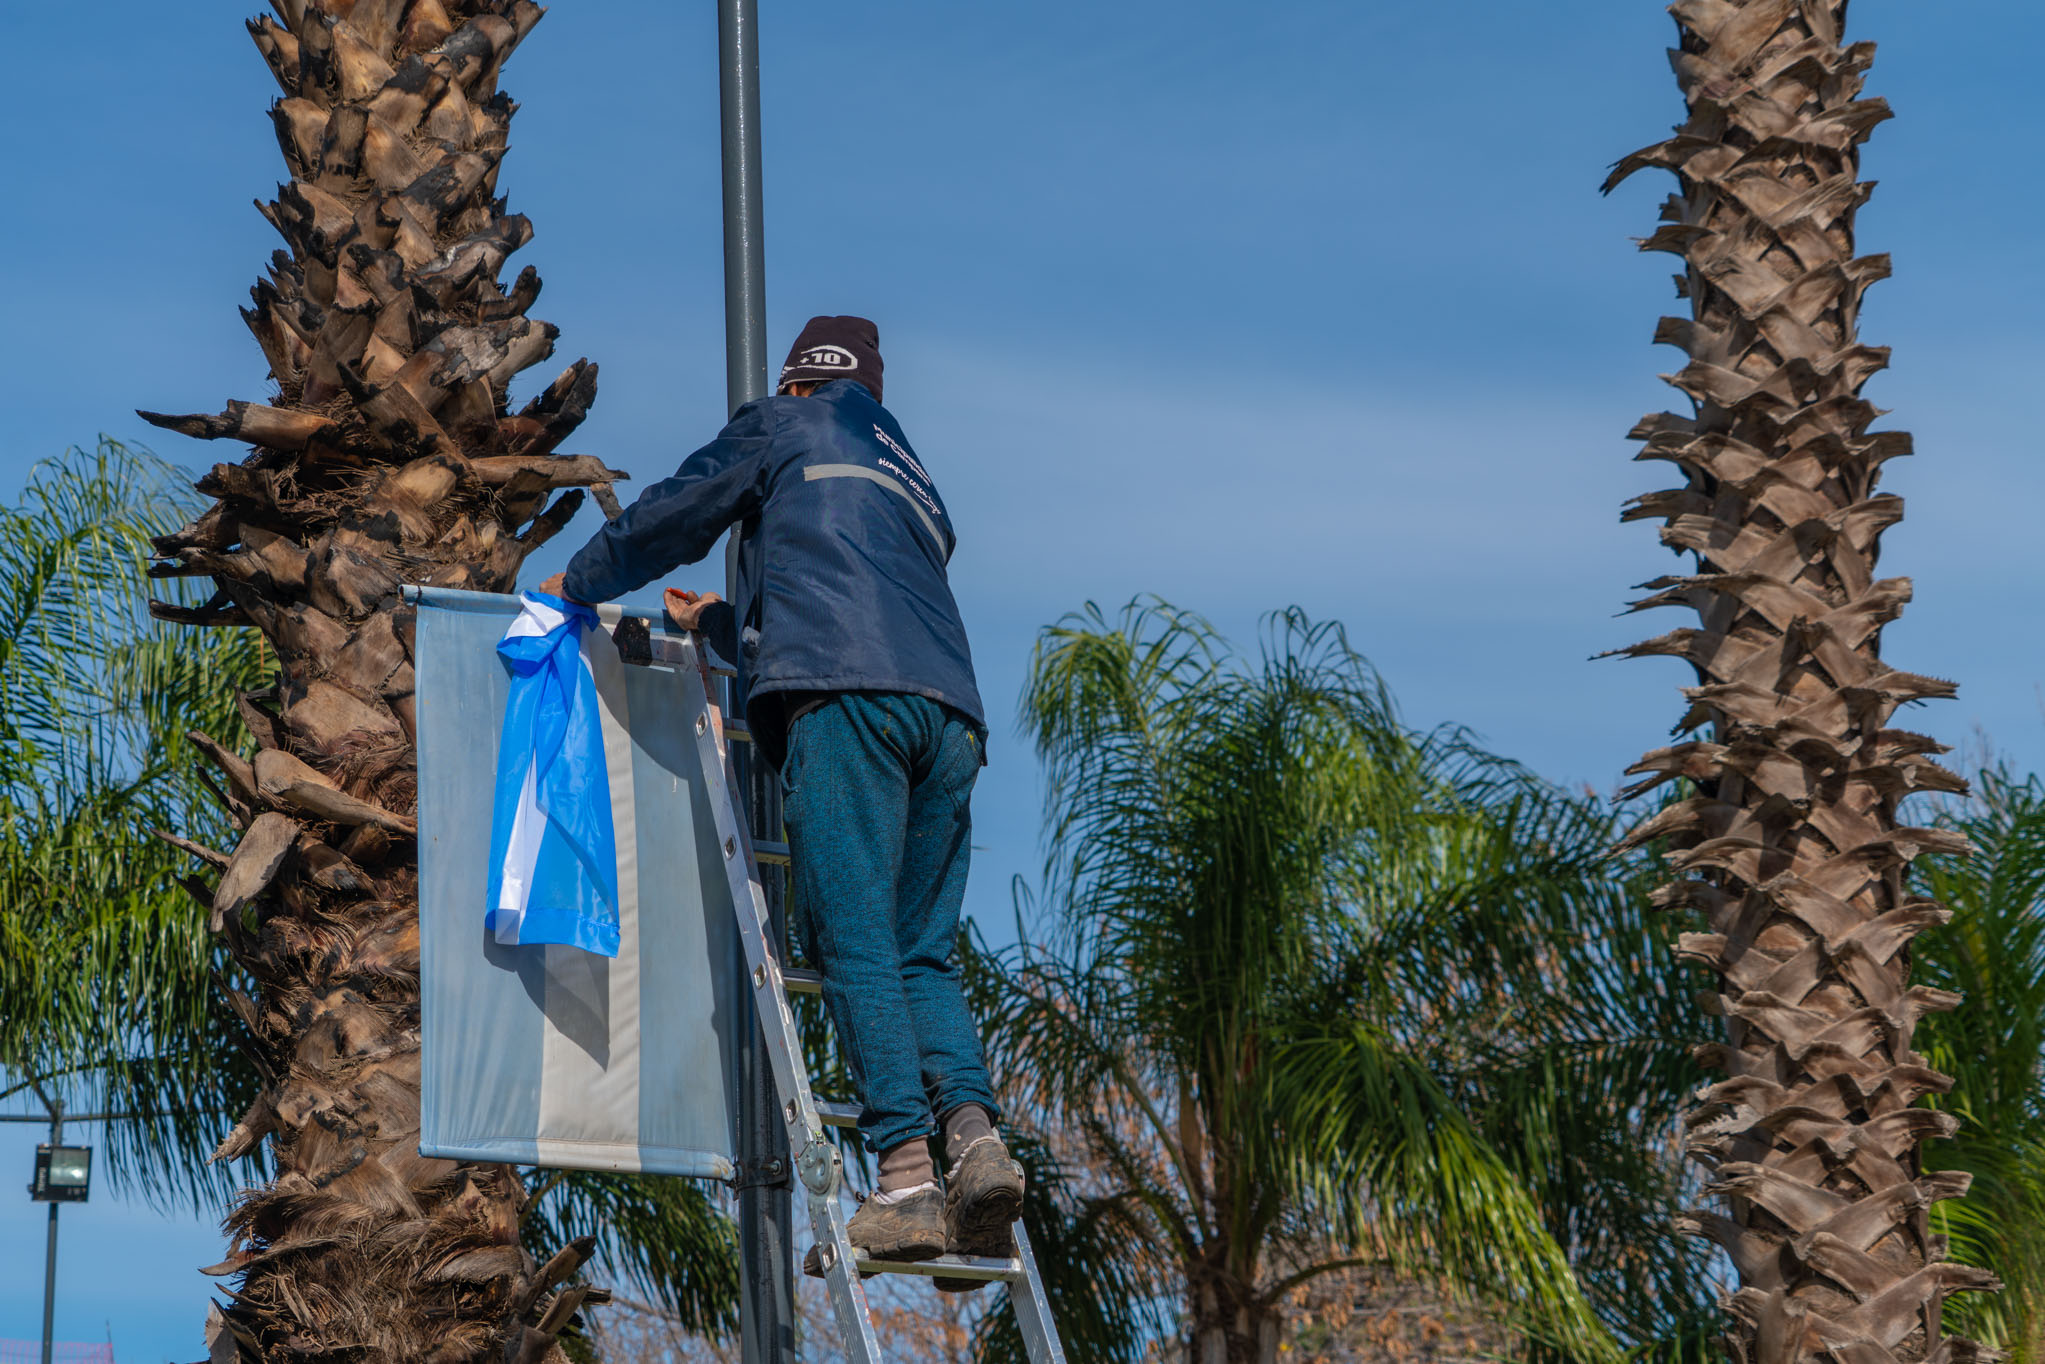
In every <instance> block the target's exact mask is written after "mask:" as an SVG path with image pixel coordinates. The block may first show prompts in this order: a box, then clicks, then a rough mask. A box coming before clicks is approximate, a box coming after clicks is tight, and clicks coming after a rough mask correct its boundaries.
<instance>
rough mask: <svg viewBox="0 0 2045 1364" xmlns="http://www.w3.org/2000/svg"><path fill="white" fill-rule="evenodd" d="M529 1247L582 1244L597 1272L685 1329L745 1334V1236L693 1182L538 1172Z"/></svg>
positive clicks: (545, 1250) (543, 1249)
mask: <svg viewBox="0 0 2045 1364" xmlns="http://www.w3.org/2000/svg"><path fill="white" fill-rule="evenodd" d="M528 1178H529V1182H530V1183H531V1184H532V1185H533V1186H534V1192H535V1195H536V1198H535V1201H534V1202H533V1203H531V1204H529V1205H528V1210H527V1213H526V1222H525V1226H524V1228H523V1232H524V1238H525V1241H526V1244H527V1245H528V1246H530V1247H531V1248H532V1249H533V1250H534V1251H535V1252H536V1253H538V1254H541V1255H546V1254H550V1253H552V1251H553V1250H554V1249H556V1248H558V1247H560V1246H563V1245H566V1244H567V1243H568V1242H570V1241H573V1240H575V1239H576V1238H577V1237H581V1236H594V1237H595V1238H596V1242H597V1254H596V1260H595V1270H596V1272H597V1275H598V1276H599V1277H601V1276H610V1277H611V1278H613V1279H622V1280H623V1281H625V1282H627V1283H630V1284H631V1285H632V1286H633V1287H634V1288H635V1289H636V1290H637V1291H638V1293H639V1295H640V1296H642V1297H644V1298H645V1299H647V1300H648V1301H649V1302H651V1303H653V1304H655V1305H656V1306H658V1307H659V1308H660V1309H661V1310H662V1311H663V1312H665V1313H667V1314H668V1315H670V1316H671V1317H672V1318H673V1319H674V1321H675V1323H676V1324H677V1325H679V1326H680V1327H681V1328H682V1329H683V1330H686V1331H690V1332H692V1333H695V1334H697V1335H704V1336H712V1337H723V1336H727V1335H729V1334H730V1333H731V1332H732V1331H733V1330H734V1329H736V1327H737V1326H738V1273H739V1259H738V1232H737V1229H736V1227H735V1226H734V1224H733V1222H732V1220H731V1218H729V1217H728V1216H726V1215H725V1214H724V1212H723V1211H722V1210H721V1209H720V1208H719V1207H718V1205H717V1201H716V1200H715V1199H714V1198H713V1197H712V1196H711V1195H710V1194H709V1193H707V1192H705V1190H704V1189H703V1186H702V1185H700V1184H698V1183H697V1182H695V1181H693V1180H687V1179H671V1178H666V1177H662V1176H653V1175H610V1174H596V1173H593V1172H591V1171H587V1170H537V1171H534V1172H533V1173H532V1174H531V1175H530V1176H529V1177H528Z"/></svg>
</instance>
